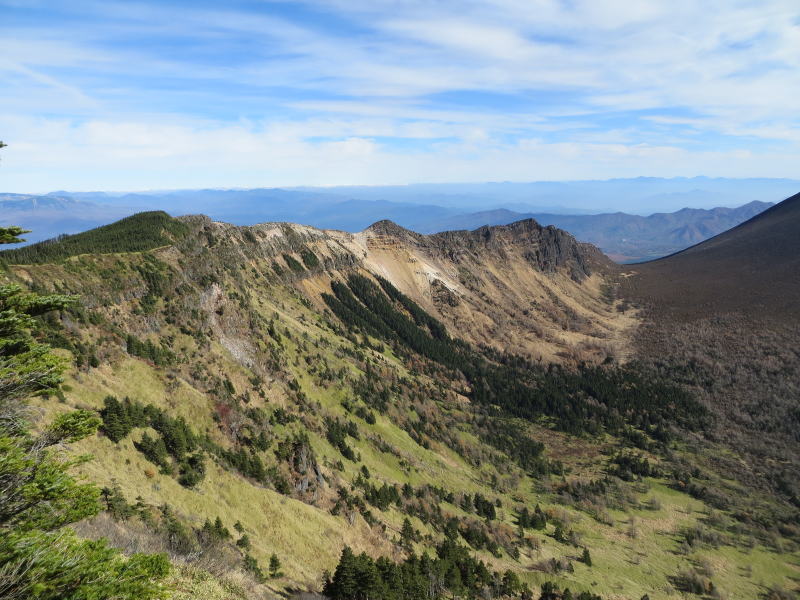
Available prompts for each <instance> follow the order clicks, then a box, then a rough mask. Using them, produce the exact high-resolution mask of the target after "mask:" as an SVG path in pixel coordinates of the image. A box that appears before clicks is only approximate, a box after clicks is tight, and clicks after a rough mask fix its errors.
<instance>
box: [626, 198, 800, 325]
mask: <svg viewBox="0 0 800 600" xmlns="http://www.w3.org/2000/svg"><path fill="white" fill-rule="evenodd" d="M631 273H632V274H631V275H630V276H628V277H627V278H626V279H625V282H624V284H623V288H622V290H623V294H624V295H626V296H628V297H630V298H633V299H635V300H639V301H643V302H645V303H646V304H648V305H651V306H653V307H655V308H656V309H657V310H658V311H665V312H667V313H669V314H670V315H671V316H672V317H674V318H681V319H682V320H683V319H686V318H688V319H691V318H694V317H702V316H715V315H722V314H726V313H731V312H737V313H742V314H744V315H747V316H751V317H760V318H767V319H773V318H777V319H786V318H789V319H797V318H798V317H800V194H796V195H794V196H792V197H791V198H788V199H786V200H784V201H783V202H781V203H779V204H777V205H775V206H773V207H772V208H770V209H768V210H766V211H764V212H763V213H761V214H759V215H757V216H756V217H753V218H752V219H750V220H749V221H746V222H745V223H743V224H741V225H739V226H738V227H735V228H733V229H731V230H729V231H727V232H725V233H723V234H721V235H718V236H716V237H714V238H712V239H710V240H707V241H705V242H703V243H701V244H698V245H696V246H692V247H691V248H688V249H686V250H684V251H682V252H679V253H677V254H673V255H672V256H668V257H665V258H662V259H659V260H656V261H653V262H649V263H643V264H639V265H635V266H634V267H632V269H631Z"/></svg>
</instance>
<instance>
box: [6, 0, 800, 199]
mask: <svg viewBox="0 0 800 600" xmlns="http://www.w3.org/2000/svg"><path fill="white" fill-rule="evenodd" d="M799 18H800V7H798V6H797V5H796V2H793V1H784V0H769V1H761V2H758V1H745V0H734V1H730V0H710V1H709V2H707V3H702V4H701V3H697V2H691V1H689V0H673V1H671V2H666V1H661V0H652V1H650V2H641V3H634V4H631V3H630V2H622V1H620V0H591V1H590V0H574V1H571V2H563V1H560V0H524V1H523V0H463V1H459V2H436V3H432V2H425V1H422V0H420V1H416V0H404V1H403V2H396V1H394V0H392V1H390V0H371V1H369V2H367V1H363V2H362V1H361V0H325V1H324V2H323V1H322V0H319V1H314V0H308V1H299V2H295V3H292V4H286V3H279V2H274V3H273V2H264V3H262V4H260V5H253V4H252V3H241V4H240V3H237V2H233V3H229V4H227V5H226V7H225V8H224V9H223V8H220V5H218V4H215V3H206V2H198V3H195V4H193V5H192V6H191V7H187V5H186V4H185V3H182V2H181V3H178V2H174V3H171V2H147V1H142V2H138V3H134V2H130V3H128V2H126V3H99V2H84V1H80V0H76V1H75V2H69V3H67V2H49V3H46V4H37V3H35V2H31V3H15V2H2V1H0V56H1V57H2V59H0V76H2V77H3V80H4V93H3V94H0V115H2V116H0V139H4V140H5V141H7V142H8V143H10V144H11V146H10V147H9V148H8V149H7V151H6V152H5V157H4V161H3V163H2V170H0V187H2V188H4V189H6V190H13V189H16V190H26V191H27V190H34V189H36V190H40V191H41V190H43V189H52V188H64V187H72V188H81V189H101V188H113V189H120V188H127V189H140V188H150V187H198V186H207V185H219V186H243V185H290V184H312V183H315V184H326V183H381V182H394V183H397V182H411V181H433V180H435V181H444V180H448V179H460V180H473V181H474V180H488V179H516V180H531V179H553V178H562V177H568V178H582V177H601V178H602V177H613V176H627V175H637V174H653V175H679V174H683V175H693V174H699V173H705V174H711V175H764V176H779V175H783V176H791V175H796V172H795V168H794V167H793V166H792V165H795V164H797V162H798V160H800V135H798V133H797V132H798V131H800V115H799V114H798V111H797V109H796V108H795V105H796V99H797V98H798V97H800V52H798V48H800V20H799ZM37 173H38V176H36V174H37ZM43 174H44V176H43Z"/></svg>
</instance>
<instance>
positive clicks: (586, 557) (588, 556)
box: [581, 548, 592, 567]
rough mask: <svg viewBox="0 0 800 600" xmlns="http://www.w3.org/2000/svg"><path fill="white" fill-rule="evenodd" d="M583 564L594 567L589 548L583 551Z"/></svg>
mask: <svg viewBox="0 0 800 600" xmlns="http://www.w3.org/2000/svg"><path fill="white" fill-rule="evenodd" d="M581 562H582V563H583V564H585V565H586V566H587V567H591V566H592V555H591V554H589V549H588V548H584V549H583V556H581Z"/></svg>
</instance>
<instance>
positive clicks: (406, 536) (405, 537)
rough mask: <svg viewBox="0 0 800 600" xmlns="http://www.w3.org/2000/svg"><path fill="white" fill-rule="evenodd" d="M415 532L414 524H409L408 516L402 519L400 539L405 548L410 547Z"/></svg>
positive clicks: (414, 537) (415, 535)
mask: <svg viewBox="0 0 800 600" xmlns="http://www.w3.org/2000/svg"><path fill="white" fill-rule="evenodd" d="M416 537H417V534H416V532H415V531H414V526H413V525H411V521H409V520H408V517H406V518H405V519H403V527H402V528H401V529H400V540H401V541H402V542H403V545H404V546H405V547H406V548H409V549H410V548H411V544H412V543H413V542H414V540H415V539H416Z"/></svg>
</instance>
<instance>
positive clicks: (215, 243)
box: [176, 217, 635, 361]
mask: <svg viewBox="0 0 800 600" xmlns="http://www.w3.org/2000/svg"><path fill="white" fill-rule="evenodd" d="M183 220H184V222H185V223H187V224H189V225H190V227H191V228H192V229H193V231H194V232H195V234H194V235H191V236H188V237H187V238H186V240H184V241H183V242H182V243H181V244H179V245H178V247H177V248H176V250H177V251H178V252H180V253H181V254H183V255H184V257H191V256H198V257H201V258H200V260H187V259H186V258H183V259H182V260H181V268H182V269H183V270H184V271H194V272H193V273H192V274H191V277H193V278H198V277H200V278H202V277H204V276H205V277H208V276H211V274H212V273H213V272H214V271H215V270H217V269H220V268H224V269H231V268H250V269H256V270H258V271H259V272H260V273H263V276H264V277H267V278H269V279H274V280H276V281H282V282H289V283H292V284H293V285H295V286H296V287H298V288H299V289H300V290H302V292H303V293H304V295H305V296H306V297H307V298H309V299H310V300H311V301H312V302H315V303H317V305H318V307H319V308H320V309H321V310H322V309H323V308H324V306H323V304H322V302H321V300H320V297H321V294H322V293H325V292H329V291H330V281H331V280H333V279H341V278H343V277H346V275H347V274H348V273H349V272H352V271H360V272H363V273H364V274H370V273H372V274H377V275H380V276H382V277H385V278H387V279H388V280H389V281H391V282H392V283H393V284H394V285H395V286H396V287H398V288H399V289H400V290H401V291H403V292H404V293H406V294H407V295H409V296H411V297H412V298H413V299H414V300H415V301H417V302H418V303H419V304H421V305H422V306H423V307H424V308H425V309H426V310H428V311H430V312H431V313H433V314H434V315H436V316H437V317H438V318H440V319H441V320H442V321H443V322H444V323H445V324H446V325H447V327H448V329H449V330H450V333H451V334H452V335H454V336H458V337H462V338H465V339H467V340H468V341H471V342H473V343H478V344H487V345H490V346H493V347H496V348H498V349H500V350H505V351H512V352H515V353H522V354H527V355H529V356H531V357H534V358H543V359H545V360H566V361H573V360H604V359H605V358H606V357H608V356H616V357H618V358H622V357H624V356H625V355H626V353H627V338H628V332H629V330H630V328H631V327H632V326H633V325H634V323H635V321H634V319H633V318H632V317H630V316H626V315H625V314H624V313H620V312H617V311H616V310H613V307H612V306H611V305H610V304H609V302H608V301H607V299H604V298H603V294H602V293H601V288H603V285H604V276H603V274H604V273H605V272H607V271H609V270H612V269H613V268H614V265H613V263H611V261H609V260H608V259H607V258H606V257H605V256H603V254H602V253H601V252H600V251H599V250H597V249H596V248H595V247H594V246H591V245H589V244H582V243H579V242H577V241H576V240H575V238H573V237H572V236H571V235H569V234H568V233H566V232H564V231H562V230H560V229H557V228H555V227H552V226H550V227H542V226H541V225H539V224H538V223H537V222H536V221H534V220H533V219H526V220H524V221H519V222H517V223H512V224H511V225H505V226H493V227H481V228H480V229H476V230H474V231H451V232H445V233H439V234H434V235H421V234H417V233H414V232H412V231H409V230H407V229H404V228H402V227H400V226H398V225H396V224H395V223H393V222H391V221H379V222H378V223H375V224H374V225H372V226H371V227H369V228H367V229H366V230H364V231H362V232H360V233H357V234H350V233H345V232H341V231H325V230H319V229H316V228H313V227H307V226H303V225H296V224H290V223H264V224H261V225H255V226H252V227H236V226H233V225H228V224H225V223H218V222H214V221H211V220H210V219H208V218H206V217H185V218H184V219H183ZM465 324H469V326H468V327H465Z"/></svg>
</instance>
